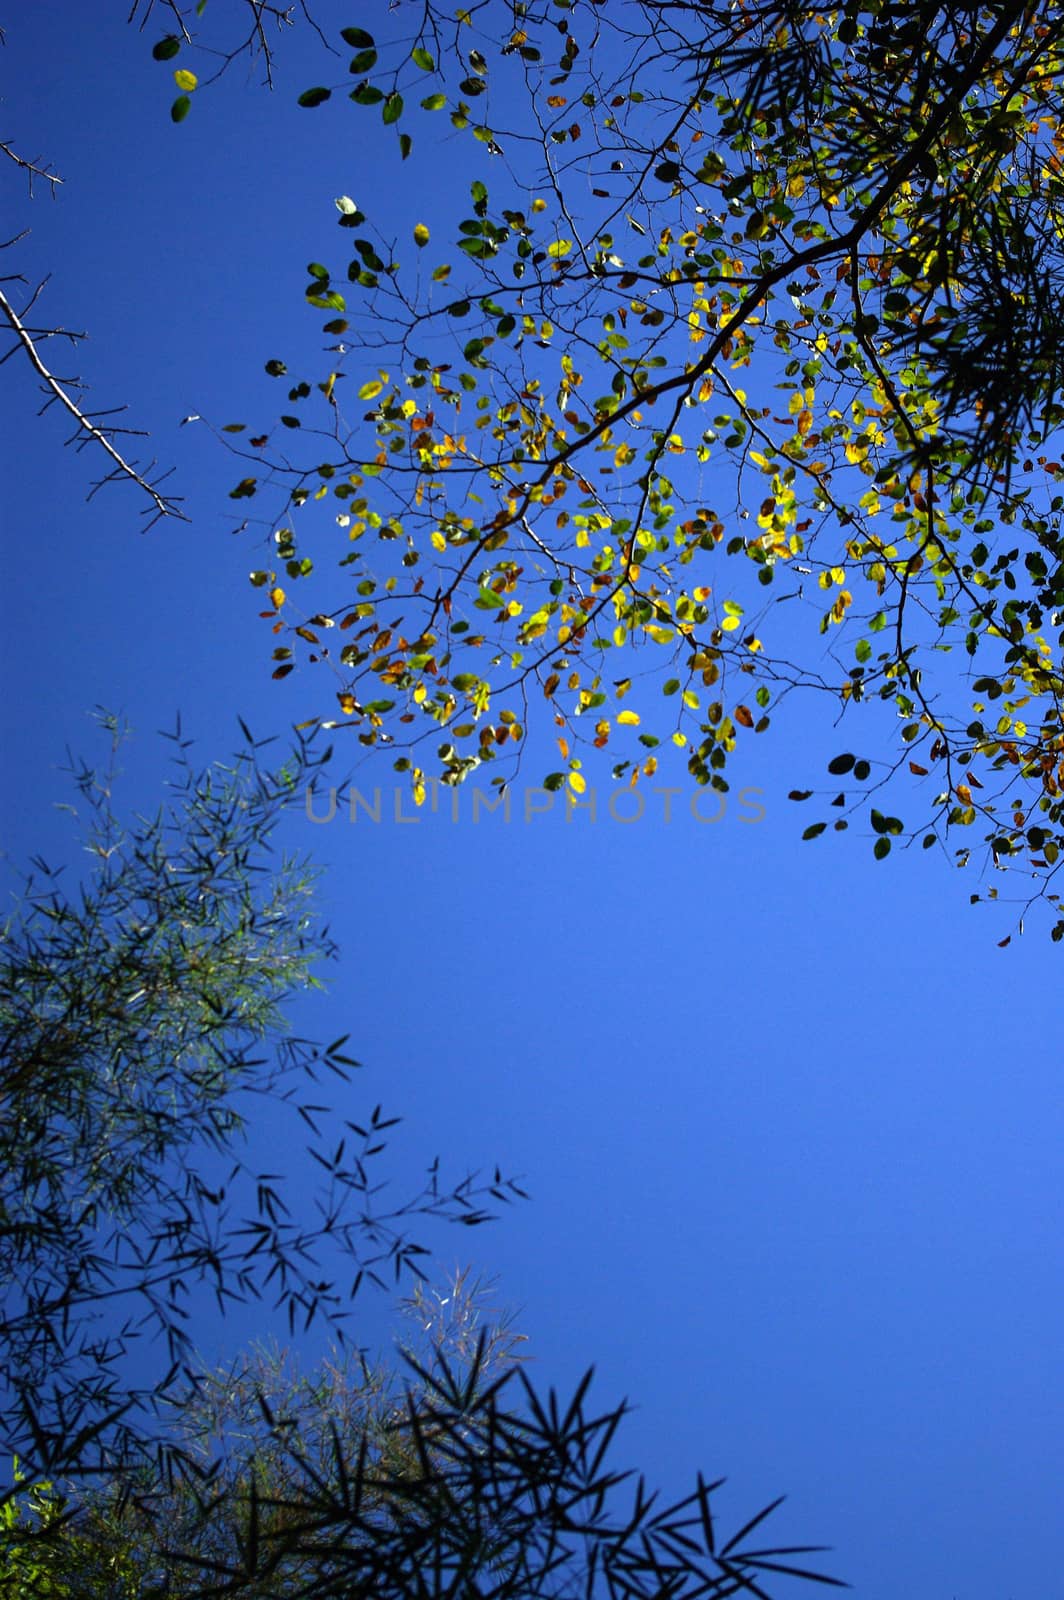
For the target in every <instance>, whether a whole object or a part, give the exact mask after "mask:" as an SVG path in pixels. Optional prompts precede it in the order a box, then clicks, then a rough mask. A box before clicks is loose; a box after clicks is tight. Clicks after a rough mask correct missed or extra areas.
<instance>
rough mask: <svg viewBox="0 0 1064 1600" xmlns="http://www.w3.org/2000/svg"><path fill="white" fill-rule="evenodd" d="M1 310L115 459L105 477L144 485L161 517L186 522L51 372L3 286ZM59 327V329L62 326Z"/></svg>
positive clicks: (82, 425)
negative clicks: (121, 453) (124, 479)
mask: <svg viewBox="0 0 1064 1600" xmlns="http://www.w3.org/2000/svg"><path fill="white" fill-rule="evenodd" d="M0 311H2V312H3V314H4V316H5V317H6V318H7V321H8V323H9V324H10V326H11V328H12V329H13V331H14V333H15V336H16V338H17V339H18V341H19V343H20V344H21V345H22V348H23V349H24V350H25V352H26V355H27V356H28V358H29V361H30V364H31V365H32V367H33V369H34V371H35V372H36V373H37V374H38V376H39V377H40V378H41V380H42V381H43V383H44V385H45V387H46V388H47V389H48V391H49V392H50V394H51V395H52V396H53V398H54V399H56V400H58V401H59V403H60V405H62V406H64V407H65V408H66V410H67V411H69V412H70V415H71V416H72V417H73V418H74V420H75V422H76V423H77V425H78V433H81V434H84V435H85V439H84V441H83V442H85V443H88V442H89V441H90V440H91V441H93V442H94V443H95V444H98V445H99V446H100V448H101V449H102V450H103V451H104V452H105V453H106V454H107V455H108V456H110V458H111V460H112V461H113V462H114V470H113V471H112V472H110V473H108V475H107V477H106V478H105V479H104V480H103V481H104V482H109V481H110V480H111V479H112V478H117V477H125V478H128V479H129V480H130V482H132V483H135V484H136V485H137V487H138V488H139V489H142V490H143V491H144V493H145V494H146V495H147V496H148V497H149V499H150V500H151V501H152V502H153V504H154V506H155V515H156V516H157V517H179V518H180V519H181V521H182V522H187V521H188V518H187V517H186V516H185V515H184V513H183V512H181V511H179V510H178V509H177V503H176V501H173V500H169V499H167V498H166V497H165V496H164V495H161V494H160V493H159V491H158V490H157V489H156V488H154V487H153V485H152V484H150V483H149V482H148V480H147V478H145V477H143V476H142V475H141V473H139V472H138V471H137V469H136V467H135V466H133V465H131V463H130V462H128V461H127V460H126V459H125V457H124V456H122V455H120V454H119V452H118V451H117V450H116V449H115V447H114V445H113V444H112V442H111V440H110V439H109V438H108V437H107V434H106V433H105V432H104V431H103V430H102V429H101V428H98V427H97V426H96V424H95V423H94V422H93V421H92V420H91V419H90V418H89V417H88V416H87V415H86V413H85V412H84V411H83V410H82V408H81V406H79V405H78V403H77V401H76V400H74V399H73V398H72V397H71V396H70V395H69V394H68V393H67V391H66V389H64V387H63V385H62V383H61V382H60V381H59V379H58V378H56V377H55V376H54V375H53V374H52V373H51V372H49V370H48V368H47V367H46V366H45V364H44V362H43V361H42V360H41V357H40V352H39V351H38V349H37V346H36V344H35V343H34V339H33V335H32V333H31V332H30V330H29V329H28V328H27V327H26V326H25V325H24V324H23V322H22V321H21V319H20V317H19V316H18V313H17V312H16V311H15V308H14V306H12V304H11V302H10V301H9V300H8V298H7V296H6V295H5V294H4V292H3V290H0ZM55 331H56V332H58V331H59V330H55ZM75 437H77V435H75ZM153 520H154V519H153Z"/></svg>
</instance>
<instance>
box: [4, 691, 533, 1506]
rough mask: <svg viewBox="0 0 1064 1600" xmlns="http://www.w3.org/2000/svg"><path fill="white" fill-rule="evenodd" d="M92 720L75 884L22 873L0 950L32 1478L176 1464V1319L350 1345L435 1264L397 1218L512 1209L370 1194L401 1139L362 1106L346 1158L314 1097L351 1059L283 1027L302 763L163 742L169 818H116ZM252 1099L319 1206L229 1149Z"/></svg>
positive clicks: (11, 1329)
mask: <svg viewBox="0 0 1064 1600" xmlns="http://www.w3.org/2000/svg"><path fill="white" fill-rule="evenodd" d="M105 720H106V723H107V727H108V729H109V731H110V737H111V740H112V749H111V752H110V756H109V760H108V763H107V765H105V766H104V767H102V768H95V767H92V766H88V765H80V766H78V767H76V768H75V769H74V773H73V776H74V779H75V783H76V788H77V794H78V798H79V802H80V804H81V807H82V816H81V818H80V821H81V824H82V840H83V843H84V845H85V847H86V849H87V851H88V853H89V859H90V862H91V870H90V872H89V875H88V876H87V878H86V879H85V880H84V881H83V882H80V883H76V882H75V883H72V884H70V885H69V887H68V886H67V884H66V883H65V881H64V879H63V875H62V874H61V873H60V872H56V871H53V870H50V869H49V868H48V867H47V865H46V864H45V863H44V862H42V861H40V860H38V861H37V862H35V863H34V869H35V870H34V874H33V876H32V877H31V878H30V879H29V881H28V883H27V885H26V887H25V890H24V893H23V895H22V898H21V899H20V901H19V902H18V903H17V905H16V908H15V910H14V911H13V912H12V913H11V915H10V916H9V917H8V919H7V921H6V923H5V925H4V928H3V940H2V943H0V1105H2V1108H3V1115H2V1117H0V1281H2V1283H3V1294H2V1299H0V1385H2V1386H3V1390H4V1393H5V1395H6V1397H7V1400H6V1403H5V1406H4V1408H3V1413H2V1416H0V1452H3V1454H4V1455H5V1456H6V1457H7V1458H10V1456H11V1455H12V1454H13V1453H14V1454H17V1455H18V1456H20V1457H22V1458H23V1461H24V1464H25V1467H26V1470H27V1472H30V1473H31V1474H33V1475H35V1477H36V1478H38V1479H39V1478H40V1476H41V1475H42V1474H43V1475H45V1476H56V1475H75V1476H79V1477H83V1476H86V1475H91V1474H92V1473H94V1472H115V1471H119V1472H120V1471H121V1470H124V1468H125V1466H126V1465H128V1464H129V1463H131V1462H132V1463H134V1464H135V1463H136V1462H138V1461H139V1460H140V1459H141V1458H142V1457H143V1456H144V1453H145V1451H147V1452H148V1454H149V1455H150V1456H151V1457H152V1459H153V1460H154V1459H156V1445H157V1444H159V1445H160V1453H159V1459H161V1460H162V1461H163V1462H164V1463H165V1462H166V1461H167V1460H168V1459H169V1457H170V1455H171V1454H172V1451H171V1450H170V1446H169V1445H168V1443H167V1441H166V1439H165V1430H164V1433H163V1435H162V1436H160V1433H159V1423H158V1417H157V1413H158V1410H159V1408H160V1406H162V1405H164V1403H165V1402H166V1400H167V1399H168V1397H169V1396H170V1395H171V1392H172V1389H173V1385H174V1384H175V1383H177V1382H178V1380H179V1378H180V1374H181V1371H182V1366H183V1364H184V1363H185V1362H186V1361H187V1360H188V1358H189V1356H190V1353H191V1352H192V1351H193V1349H194V1340H193V1334H192V1331H191V1327H190V1305H191V1304H192V1303H193V1302H195V1303H196V1304H199V1305H202V1304H203V1302H204V1301H207V1302H208V1303H209V1300H210V1299H211V1298H213V1299H214V1300H215V1301H216V1302H217V1305H218V1307H219V1309H220V1310H223V1311H224V1310H225V1309H226V1308H228V1307H230V1306H233V1305H235V1304H237V1303H240V1302H249V1301H256V1300H264V1301H265V1302H266V1303H267V1304H268V1305H272V1306H273V1308H274V1311H275V1312H276V1313H279V1314H280V1316H281V1318H282V1319H283V1320H284V1324H285V1325H286V1326H287V1327H289V1328H294V1327H301V1328H304V1329H305V1328H306V1327H309V1325H310V1324H311V1323H312V1322H313V1321H314V1319H315V1317H319V1316H320V1317H324V1318H327V1319H328V1320H329V1321H330V1322H331V1323H332V1325H333V1326H334V1327H335V1328H336V1329H337V1331H338V1333H339V1334H340V1335H342V1333H343V1325H344V1322H345V1320H346V1317H347V1316H348V1314H349V1308H350V1302H351V1300H352V1299H353V1298H354V1296H355V1294H356V1293H357V1292H358V1290H359V1288H360V1286H361V1285H362V1284H363V1282H364V1281H365V1282H375V1283H377V1284H378V1285H383V1284H385V1283H386V1282H389V1281H393V1280H394V1279H397V1278H398V1277H399V1276H400V1275H401V1274H402V1273H404V1272H407V1271H409V1270H410V1269H411V1268H412V1267H416V1265H417V1259H418V1257H419V1256H421V1255H424V1254H425V1253H426V1247H425V1246H424V1245H423V1244H421V1243H420V1242H419V1241H417V1240H415V1239H414V1238H412V1237H410V1234H409V1232H408V1227H409V1222H410V1219H412V1218H413V1217H415V1216H421V1217H426V1216H431V1217H436V1218H450V1219H452V1220H454V1221H459V1222H462V1223H464V1224H470V1223H473V1224H475V1223H478V1222H482V1221H484V1220H486V1218H487V1217H488V1216H489V1215H490V1214H491V1213H490V1209H489V1208H490V1206H491V1204H492V1201H491V1198H490V1195H491V1193H492V1192H493V1193H494V1196H495V1199H496V1200H497V1201H499V1202H505V1201H506V1200H507V1199H509V1198H512V1197H513V1195H515V1194H517V1193H520V1191H519V1190H518V1189H517V1188H516V1186H515V1185H513V1184H512V1183H511V1182H510V1181H509V1180H507V1179H504V1178H503V1176H502V1174H501V1173H499V1172H498V1171H496V1173H495V1175H494V1178H492V1177H490V1176H489V1177H487V1178H486V1179H484V1180H480V1181H478V1180H477V1179H475V1178H471V1177H467V1178H463V1179H461V1180H459V1181H458V1182H457V1183H455V1184H453V1185H452V1186H451V1187H450V1188H448V1187H447V1186H446V1185H445V1184H444V1183H443V1182H442V1180H441V1177H440V1174H439V1172H438V1171H437V1170H436V1169H435V1168H433V1170H432V1171H430V1173H429V1174H428V1175H427V1178H426V1179H425V1181H424V1184H423V1187H421V1188H420V1189H416V1190H415V1191H414V1192H413V1193H412V1194H410V1195H408V1196H407V1197H406V1198H405V1199H398V1198H395V1197H391V1196H388V1197H386V1196H385V1195H384V1194H383V1192H382V1175H381V1172H380V1170H379V1169H380V1165H381V1156H382V1154H383V1152H384V1151H385V1150H386V1148H387V1143H388V1138H389V1134H388V1130H389V1129H390V1128H392V1127H394V1125H395V1122H396V1121H397V1119H396V1118H394V1117H389V1116H386V1115H385V1113H384V1111H383V1110H382V1108H381V1107H380V1106H379V1105H378V1106H376V1107H374V1108H372V1109H371V1110H370V1111H369V1112H368V1114H366V1115H365V1116H364V1117H363V1119H362V1120H361V1121H359V1122H356V1121H353V1120H351V1119H350V1118H348V1119H346V1120H344V1122H343V1131H342V1135H341V1136H340V1137H339V1139H338V1138H337V1134H336V1121H335V1118H334V1117H332V1116H330V1107H329V1105H328V1104H327V1103H323V1100H322V1080H330V1079H331V1080H333V1081H334V1082H335V1083H337V1084H342V1083H344V1082H346V1081H347V1080H348V1079H349V1077H350V1075H351V1073H352V1071H353V1069H354V1068H356V1067H357V1065H358V1063H357V1062H356V1061H355V1060H354V1059H353V1058H352V1057H351V1056H349V1055H348V1054H346V1052H345V1045H346V1038H343V1037H342V1038H338V1039H335V1040H333V1041H332V1042H331V1043H328V1044H325V1043H315V1042H314V1041H313V1040H311V1039H308V1038H305V1037H301V1036H300V1035H298V1034H295V1033H293V1032H291V1031H290V1028H289V1023H288V1020H287V1016H286V1011H285V1009H284V1008H285V1006H286V1005H287V1004H289V1003H291V1002H292V1000H293V999H294V997H295V996H296V995H297V994H298V993H299V992H300V991H301V990H303V989H306V988H308V987H320V980H319V979H318V978H317V977H316V976H315V973H314V966H315V963H316V962H318V961H320V960H322V959H324V958H327V957H329V956H331V955H333V954H334V953H335V952H334V949H333V946H332V943H331V940H330V939H329V937H328V933H327V930H326V929H324V927H323V926H322V924H321V921H320V918H319V917H318V916H317V914H316V913H315V911H314V907H313V899H312V891H313V884H314V873H313V870H312V869H311V867H310V865H309V863H308V862H306V861H305V860H298V859H295V858H285V857H279V858H278V859H277V860H274V859H273V857H272V850H273V835H274V832H275V830H276V828H277V825H278V823H279V820H280V814H281V811H282V810H283V807H284V805H285V803H286V801H288V800H289V799H291V797H292V795H293V794H294V793H297V792H300V788H299V786H300V784H308V783H309V784H312V783H313V782H314V781H315V776H316V772H317V769H318V763H317V761H316V760H312V759H311V758H310V757H309V756H308V755H307V753H306V752H305V750H300V749H297V750H296V751H295V752H293V755H292V758H291V759H290V760H289V761H288V762H287V763H282V764H281V765H280V766H278V767H276V768H274V769H270V768H269V767H268V766H266V765H265V764H264V763H263V760H262V753H261V748H260V747H258V746H256V744H255V743H254V741H252V740H251V739H250V736H249V737H248V742H247V744H246V746H245V747H244V749H243V750H242V751H240V752H238V754H237V757H236V758H235V760H234V761H233V762H231V763H212V764H209V765H207V766H205V767H202V768H200V767H197V766H196V765H195V764H194V762H193V760H192V757H191V755H190V750H189V742H188V741H187V740H185V739H183V738H182V737H181V736H180V733H179V732H178V733H175V734H174V735H173V736H172V739H173V743H174V747H175V755H176V765H175V771H174V773H173V776H172V781H171V783H170V786H169V792H168V794H167V797H166V803H165V804H164V805H162V806H160V808H159V809H158V810H157V811H156V812H155V814H154V815H150V816H139V817H133V818H128V817H124V816H123V815H122V813H121V811H120V810H119V809H118V807H117V805H116V803H115V798H114V785H115V779H116V775H117V768H116V766H115V760H116V757H117V752H118V748H119V745H120V741H121V737H122V730H121V728H120V726H119V725H118V723H117V722H116V720H115V719H114V718H111V717H108V718H106V719H105ZM263 1098H269V1099H273V1100H276V1101H278V1102H282V1103H283V1102H288V1104H289V1106H290V1108H291V1114H292V1116H293V1119H295V1120H296V1126H303V1127H305V1128H306V1129H309V1132H310V1135H311V1141H312V1142H311V1144H310V1146H309V1150H310V1153H311V1156H312V1158H313V1160H314V1162H315V1164H316V1166H317V1168H318V1169H321V1170H322V1171H323V1173H324V1179H323V1182H322V1186H321V1188H320V1191H319V1192H318V1194H317V1195H316V1196H314V1199H315V1201H316V1204H315V1205H311V1206H309V1207H308V1206H307V1205H306V1204H301V1205H300V1206H298V1207H297V1206H296V1205H295V1204H294V1202H293V1198H292V1193H291V1176H290V1174H285V1173H282V1174H278V1173H276V1172H269V1171H263V1170H261V1169H260V1168H259V1167H258V1166H257V1165H256V1164H252V1163H251V1162H249V1161H248V1160H247V1159H246V1158H245V1156H244V1155H243V1153H242V1151H241V1144H242V1139H243V1135H244V1131H245V1128H246V1126H247V1122H248V1119H249V1117H250V1115H251V1113H252V1110H253V1108H254V1106H255V1104H256V1101H261V1100H262V1099H263ZM197 1297H198V1298H197ZM140 1352H143V1354H141V1353H140ZM160 1362H161V1365H160ZM132 1373H136V1374H137V1376H136V1378H132V1377H131V1374H132ZM160 1439H161V1443H160Z"/></svg>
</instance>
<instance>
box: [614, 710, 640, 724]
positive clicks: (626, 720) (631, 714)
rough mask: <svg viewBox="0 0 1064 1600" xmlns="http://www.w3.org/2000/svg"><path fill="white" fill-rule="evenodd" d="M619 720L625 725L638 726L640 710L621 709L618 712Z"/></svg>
mask: <svg viewBox="0 0 1064 1600" xmlns="http://www.w3.org/2000/svg"><path fill="white" fill-rule="evenodd" d="M617 721H618V723H622V724H623V725H624V726H625V727H628V728H638V726H639V712H638V711H619V712H618V713H617Z"/></svg>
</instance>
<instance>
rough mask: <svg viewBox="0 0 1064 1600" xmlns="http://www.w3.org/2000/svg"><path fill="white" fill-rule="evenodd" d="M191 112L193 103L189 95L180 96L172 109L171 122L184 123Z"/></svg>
mask: <svg viewBox="0 0 1064 1600" xmlns="http://www.w3.org/2000/svg"><path fill="white" fill-rule="evenodd" d="M191 110H192V101H191V100H190V99H189V97H188V95H187V94H179V95H178V97H177V99H176V100H175V101H174V103H173V105H172V106H171V107H170V121H171V122H184V120H185V118H186V117H187V116H188V114H189V112H190V111H191Z"/></svg>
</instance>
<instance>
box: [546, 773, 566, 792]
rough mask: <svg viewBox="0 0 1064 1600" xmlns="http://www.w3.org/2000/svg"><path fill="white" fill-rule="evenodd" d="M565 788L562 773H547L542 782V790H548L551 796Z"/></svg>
mask: <svg viewBox="0 0 1064 1600" xmlns="http://www.w3.org/2000/svg"><path fill="white" fill-rule="evenodd" d="M564 786H565V773H564V772H549V773H548V774H547V776H546V777H545V778H544V780H543V787H544V789H549V790H550V791H551V793H552V794H554V793H556V792H557V790H559V789H562V788H564Z"/></svg>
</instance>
